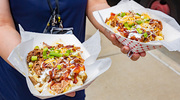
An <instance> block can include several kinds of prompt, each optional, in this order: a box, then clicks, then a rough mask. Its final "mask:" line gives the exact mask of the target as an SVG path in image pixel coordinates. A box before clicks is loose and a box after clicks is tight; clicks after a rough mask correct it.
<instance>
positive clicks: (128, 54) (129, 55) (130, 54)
mask: <svg viewBox="0 0 180 100" xmlns="http://www.w3.org/2000/svg"><path fill="white" fill-rule="evenodd" d="M133 54H134V53H133V52H132V51H131V50H130V51H129V52H128V53H127V56H128V57H129V58H130V59H131V57H132V56H133Z"/></svg>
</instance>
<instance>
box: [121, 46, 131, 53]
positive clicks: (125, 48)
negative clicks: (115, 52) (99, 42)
mask: <svg viewBox="0 0 180 100" xmlns="http://www.w3.org/2000/svg"><path fill="white" fill-rule="evenodd" d="M129 51H130V49H129V47H128V46H123V47H122V48H121V52H122V53H124V54H128V52H129Z"/></svg>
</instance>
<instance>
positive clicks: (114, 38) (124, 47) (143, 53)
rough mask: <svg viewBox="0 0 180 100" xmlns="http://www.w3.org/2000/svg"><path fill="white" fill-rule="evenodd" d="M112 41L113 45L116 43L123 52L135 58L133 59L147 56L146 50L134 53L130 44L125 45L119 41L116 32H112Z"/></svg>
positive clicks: (132, 58)
mask: <svg viewBox="0 0 180 100" xmlns="http://www.w3.org/2000/svg"><path fill="white" fill-rule="evenodd" d="M111 42H112V44H113V45H116V46H117V47H119V48H121V52H122V53H124V54H128V53H129V54H128V57H129V58H130V59H131V60H133V61H137V60H138V59H139V58H140V57H145V56H146V52H142V53H137V54H133V53H131V52H130V48H129V47H128V46H124V45H123V44H122V43H120V42H119V41H118V39H117V38H116V36H115V34H111Z"/></svg>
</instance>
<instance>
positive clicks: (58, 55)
mask: <svg viewBox="0 0 180 100" xmlns="http://www.w3.org/2000/svg"><path fill="white" fill-rule="evenodd" d="M49 56H55V57H62V56H63V54H61V53H49Z"/></svg>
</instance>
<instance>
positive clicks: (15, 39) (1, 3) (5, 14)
mask: <svg viewBox="0 0 180 100" xmlns="http://www.w3.org/2000/svg"><path fill="white" fill-rule="evenodd" d="M0 37H1V39H0V46H1V47H0V56H1V57H2V58H3V59H4V60H5V61H6V62H8V60H7V58H8V56H9V54H10V53H11V51H12V50H13V49H14V48H15V47H16V46H17V45H18V44H19V43H20V41H21V38H20V35H19V33H18V32H17V31H16V29H15V26H14V22H13V19H12V16H11V12H10V7H9V0H0ZM8 63H9V62H8ZM9 64H10V63H9Z"/></svg>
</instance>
